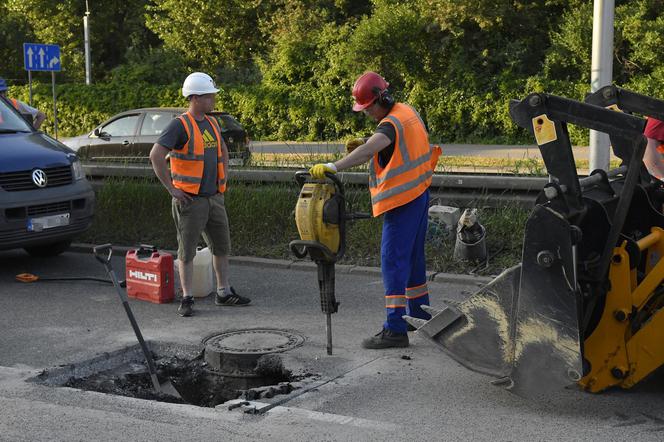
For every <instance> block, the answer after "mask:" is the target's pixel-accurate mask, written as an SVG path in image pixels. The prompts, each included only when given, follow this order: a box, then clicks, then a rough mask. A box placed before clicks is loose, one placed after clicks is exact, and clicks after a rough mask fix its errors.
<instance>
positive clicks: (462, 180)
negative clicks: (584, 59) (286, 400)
mask: <svg viewBox="0 0 664 442" xmlns="http://www.w3.org/2000/svg"><path fill="white" fill-rule="evenodd" d="M83 170H84V171H85V174H86V176H88V177H89V178H92V179H95V178H107V177H131V178H154V179H156V177H155V175H154V172H153V171H152V167H150V166H149V165H147V164H94V163H84V164H83ZM293 173H294V170H270V169H264V170H261V169H231V170H230V173H229V175H230V176H229V180H230V181H240V182H263V183H289V182H294V178H293ZM339 178H340V179H341V181H342V182H343V183H344V184H351V185H353V184H356V185H366V183H367V182H368V180H369V178H368V174H367V173H365V172H340V173H339ZM547 182H548V179H547V178H546V177H514V176H505V175H466V174H455V173H437V174H434V176H433V179H432V182H431V191H432V197H434V198H438V199H439V200H441V201H444V202H449V203H468V202H477V201H478V200H481V203H482V204H483V205H489V206H492V205H504V204H506V203H508V202H514V203H517V204H520V205H527V206H532V204H533V203H534V201H535V199H536V197H537V195H538V194H539V192H540V191H541V190H542V188H543V187H544V185H545V184H546V183H547Z"/></svg>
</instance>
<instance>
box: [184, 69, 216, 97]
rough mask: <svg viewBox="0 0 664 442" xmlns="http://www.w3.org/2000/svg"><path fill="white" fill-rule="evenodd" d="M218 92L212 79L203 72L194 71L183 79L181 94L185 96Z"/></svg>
mask: <svg viewBox="0 0 664 442" xmlns="http://www.w3.org/2000/svg"><path fill="white" fill-rule="evenodd" d="M217 92H219V89H217V88H216V87H215V85H214V80H212V77H210V76H209V75H208V74H205V73H203V72H194V73H193V74H189V76H188V77H187V78H185V79H184V84H183V85H182V95H183V96H184V97H185V98H186V97H188V96H190V95H204V94H216V93H217Z"/></svg>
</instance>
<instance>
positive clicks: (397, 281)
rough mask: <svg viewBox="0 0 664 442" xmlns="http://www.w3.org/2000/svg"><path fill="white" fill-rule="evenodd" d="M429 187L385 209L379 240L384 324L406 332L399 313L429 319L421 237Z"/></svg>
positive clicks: (424, 223) (425, 219) (424, 224)
mask: <svg viewBox="0 0 664 442" xmlns="http://www.w3.org/2000/svg"><path fill="white" fill-rule="evenodd" d="M428 208H429V191H428V190H426V191H425V192H424V193H423V194H422V195H420V196H418V197H417V198H415V199H414V200H413V201H411V202H409V203H408V204H405V205H403V206H400V207H397V208H395V209H392V210H390V211H388V212H386V213H385V217H384V220H383V237H382V242H381V270H382V273H383V285H384V286H385V307H386V310H387V320H386V321H385V323H384V324H383V327H385V328H386V329H389V330H391V331H393V332H396V333H406V331H407V324H406V321H404V320H403V318H402V316H403V315H405V314H408V315H410V316H413V317H415V318H421V319H429V318H430V317H431V316H430V315H429V314H428V313H426V312H424V310H422V308H421V306H422V305H429V291H428V288H427V285H426V261H425V256H424V239H425V236H426V231H427V212H428Z"/></svg>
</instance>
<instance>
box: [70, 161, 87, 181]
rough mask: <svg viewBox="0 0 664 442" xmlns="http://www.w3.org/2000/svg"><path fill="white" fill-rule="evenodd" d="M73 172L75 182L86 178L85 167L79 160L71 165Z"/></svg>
mask: <svg viewBox="0 0 664 442" xmlns="http://www.w3.org/2000/svg"><path fill="white" fill-rule="evenodd" d="M71 170H72V172H73V175H74V180H75V181H78V180H81V179H83V178H85V173H84V172H83V166H82V165H81V162H80V161H79V160H78V159H76V160H75V161H74V162H73V163H71Z"/></svg>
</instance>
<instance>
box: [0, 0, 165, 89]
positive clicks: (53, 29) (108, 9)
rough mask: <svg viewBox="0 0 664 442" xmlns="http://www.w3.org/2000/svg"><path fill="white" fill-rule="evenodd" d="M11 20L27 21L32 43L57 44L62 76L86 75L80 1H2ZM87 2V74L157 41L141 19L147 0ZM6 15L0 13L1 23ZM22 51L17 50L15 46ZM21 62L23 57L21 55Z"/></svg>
mask: <svg viewBox="0 0 664 442" xmlns="http://www.w3.org/2000/svg"><path fill="white" fill-rule="evenodd" d="M5 1H6V8H7V10H8V11H9V12H10V13H11V14H12V16H13V17H16V18H15V20H18V21H20V22H21V23H23V24H25V25H28V26H29V30H30V33H32V34H33V35H34V38H35V41H34V42H35V43H49V44H57V45H60V47H61V57H62V63H61V64H62V69H63V75H64V77H65V79H68V80H74V81H82V80H83V79H84V78H85V53H84V37H83V16H84V15H85V2H84V1H81V0H60V1H57V2H56V1H51V0H5ZM89 3H90V8H91V9H90V11H91V15H90V19H89V23H90V30H91V32H90V46H91V53H92V60H93V66H92V73H93V75H94V77H95V78H96V79H104V78H107V76H108V74H109V72H110V71H111V69H112V68H114V67H116V66H117V65H119V64H120V63H122V62H124V61H125V60H126V55H127V52H128V51H130V50H146V49H147V48H149V47H150V46H151V45H158V44H159V41H158V39H157V38H156V36H155V35H154V34H152V33H151V32H150V31H149V30H148V29H147V28H146V27H145V24H144V18H143V15H144V13H145V5H146V3H147V0H103V1H100V2H93V1H91V2H89ZM5 20H6V19H3V18H0V23H4V22H5ZM20 50H21V52H20V54H22V49H20ZM21 61H22V60H21Z"/></svg>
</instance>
